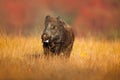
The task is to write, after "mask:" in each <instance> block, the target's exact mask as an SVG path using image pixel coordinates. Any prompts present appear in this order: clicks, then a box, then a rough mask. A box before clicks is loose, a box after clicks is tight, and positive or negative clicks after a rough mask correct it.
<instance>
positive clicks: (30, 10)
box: [0, 0, 120, 39]
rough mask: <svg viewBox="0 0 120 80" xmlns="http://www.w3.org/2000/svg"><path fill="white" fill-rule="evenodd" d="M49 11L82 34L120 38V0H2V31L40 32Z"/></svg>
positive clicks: (0, 23) (36, 33)
mask: <svg viewBox="0 0 120 80" xmlns="http://www.w3.org/2000/svg"><path fill="white" fill-rule="evenodd" d="M48 14H50V15H52V16H58V15H59V16H61V17H62V18H63V19H64V20H65V21H66V22H67V23H68V24H70V25H71V26H72V28H73V30H74V32H75V34H76V36H78V37H82V36H87V35H94V36H105V37H108V38H110V39H111V38H114V37H116V38H120V0H0V33H1V34H3V33H6V34H7V35H18V34H21V35H24V36H28V35H40V34H41V31H42V30H43V27H44V18H45V16H46V15H48Z"/></svg>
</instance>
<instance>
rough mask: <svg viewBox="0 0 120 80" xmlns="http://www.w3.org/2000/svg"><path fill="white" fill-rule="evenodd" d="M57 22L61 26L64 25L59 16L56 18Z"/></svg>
mask: <svg viewBox="0 0 120 80" xmlns="http://www.w3.org/2000/svg"><path fill="white" fill-rule="evenodd" d="M57 21H58V23H59V24H60V25H61V26H63V25H64V24H65V22H64V20H63V19H62V18H61V17H60V16H58V17H57Z"/></svg>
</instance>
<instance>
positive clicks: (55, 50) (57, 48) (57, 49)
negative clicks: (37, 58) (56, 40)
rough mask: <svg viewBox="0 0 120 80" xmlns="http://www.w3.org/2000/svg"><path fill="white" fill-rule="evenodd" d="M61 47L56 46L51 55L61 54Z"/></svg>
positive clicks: (59, 45)
mask: <svg viewBox="0 0 120 80" xmlns="http://www.w3.org/2000/svg"><path fill="white" fill-rule="evenodd" d="M61 46H62V45H61V44H56V46H55V48H54V52H53V54H55V55H59V54H60V52H61Z"/></svg>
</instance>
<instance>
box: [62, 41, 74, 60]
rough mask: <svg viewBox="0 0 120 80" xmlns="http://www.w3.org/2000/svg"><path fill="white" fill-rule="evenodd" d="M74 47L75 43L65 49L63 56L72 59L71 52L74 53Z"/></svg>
mask: <svg viewBox="0 0 120 80" xmlns="http://www.w3.org/2000/svg"><path fill="white" fill-rule="evenodd" d="M72 47H73V43H71V44H69V46H68V47H66V48H65V47H64V49H63V54H64V56H65V57H66V58H69V57H70V54H71V51H72Z"/></svg>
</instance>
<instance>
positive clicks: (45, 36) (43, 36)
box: [42, 33, 50, 43]
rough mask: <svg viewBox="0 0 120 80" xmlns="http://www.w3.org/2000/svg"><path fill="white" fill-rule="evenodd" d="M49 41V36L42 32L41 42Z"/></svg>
mask: <svg viewBox="0 0 120 80" xmlns="http://www.w3.org/2000/svg"><path fill="white" fill-rule="evenodd" d="M49 41H50V36H49V35H48V34H47V33H43V34H42V42H44V43H49Z"/></svg>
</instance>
